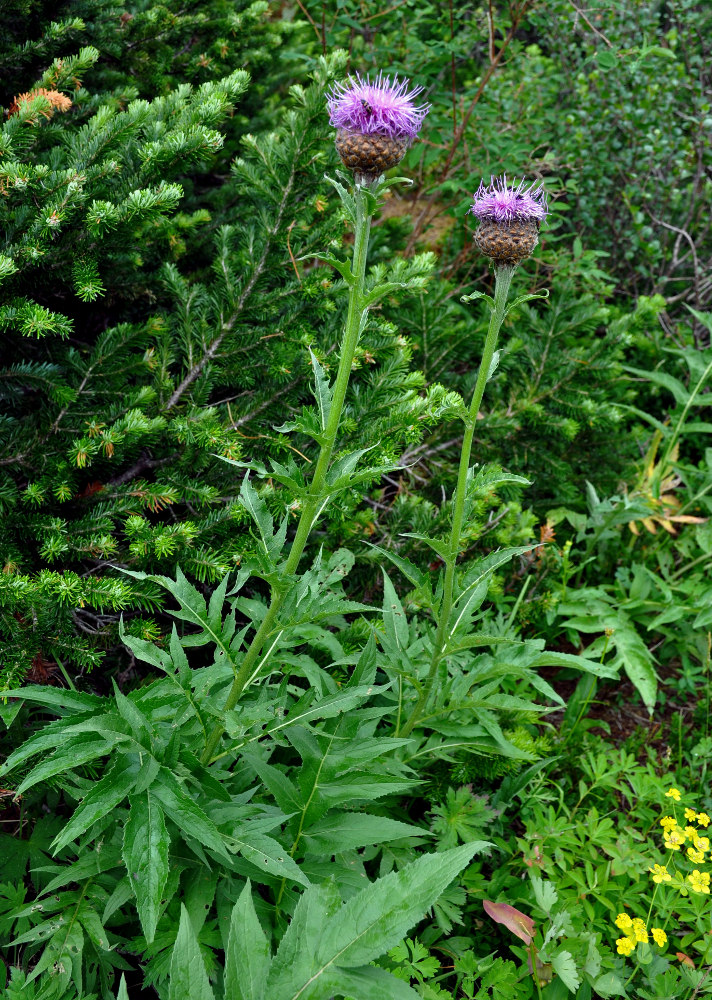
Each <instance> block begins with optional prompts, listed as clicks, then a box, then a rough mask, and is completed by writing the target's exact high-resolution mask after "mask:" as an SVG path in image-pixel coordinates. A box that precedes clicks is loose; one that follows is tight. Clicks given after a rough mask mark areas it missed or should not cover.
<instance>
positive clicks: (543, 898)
mask: <svg viewBox="0 0 712 1000" xmlns="http://www.w3.org/2000/svg"><path fill="white" fill-rule="evenodd" d="M531 882H532V889H533V890H534V896H535V897H536V901H537V904H538V905H539V907H540V908H541V909H542V910H543V911H544V913H551V910H552V909H553V907H554V905H555V904H556V902H557V901H558V899H559V894H558V893H557V891H556V887H555V886H554V884H553V882H545V881H544V880H543V879H541V878H538V877H537V876H536V875H532V879H531Z"/></svg>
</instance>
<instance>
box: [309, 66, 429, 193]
mask: <svg viewBox="0 0 712 1000" xmlns="http://www.w3.org/2000/svg"><path fill="white" fill-rule="evenodd" d="M422 91H423V88H422V87H411V85H410V81H408V80H399V79H398V77H397V76H396V77H394V78H393V79H392V80H391V78H390V77H388V76H385V77H384V76H383V74H382V73H379V74H378V76H377V77H376V79H375V80H373V81H372V80H371V79H370V78H369V77H368V76H367V77H365V78H364V77H361V76H359V74H358V73H357V74H356V76H355V77H349V79H348V80H347V81H346V83H337V84H334V86H333V87H332V89H331V92H330V93H329V95H328V105H329V121H330V122H331V124H332V125H333V126H334V127H335V128H336V151H337V152H338V154H339V156H340V157H341V161H342V163H343V164H344V166H346V167H348V168H349V170H353V172H354V174H355V175H356V181H357V182H358V183H361V184H373V183H374V182H375V181H376V180H378V178H379V177H380V176H381V174H383V173H384V172H385V171H386V170H389V169H390V168H391V167H395V166H396V165H397V164H398V163H400V161H401V160H402V159H403V157H404V156H405V154H406V152H407V151H408V149H409V147H410V146H411V145H412V144H413V142H414V141H415V140H416V139H417V137H418V133H419V132H420V129H421V126H422V124H423V120H424V118H425V116H426V115H427V113H428V111H429V110H430V105H429V104H420V105H418V104H416V102H415V99H416V98H417V97H418V95H419V94H421V93H422Z"/></svg>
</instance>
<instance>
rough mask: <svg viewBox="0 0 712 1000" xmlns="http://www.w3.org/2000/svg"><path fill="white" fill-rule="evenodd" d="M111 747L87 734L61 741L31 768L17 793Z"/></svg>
mask: <svg viewBox="0 0 712 1000" xmlns="http://www.w3.org/2000/svg"><path fill="white" fill-rule="evenodd" d="M110 749H111V747H110V744H109V743H107V742H106V740H103V739H97V738H96V737H93V736H91V735H90V734H87V735H86V737H84V738H82V737H81V736H80V737H76V738H75V739H70V740H67V741H65V742H64V743H62V745H61V746H60V748H59V749H58V750H57V751H56V752H55V753H53V754H50V755H49V757H47V758H45V759H44V760H42V761H40V763H39V764H36V765H35V767H33V768H32V770H31V771H30V773H29V774H28V775H27V777H26V778H25V779H24V780H23V781H22V782H21V784H20V785H19V786H18V789H17V793H18V794H21V793H22V792H25V791H27V789H28V788H32V786H33V785H36V784H37V783H38V782H39V781H46V780H47V779H48V778H51V777H53V775H55V774H62V773H64V772H65V771H71V770H73V768H75V767H79V766H81V765H82V764H88V763H89V761H91V760H96V758H97V757H103V756H104V755H105V754H107V753H108V752H109V750H110Z"/></svg>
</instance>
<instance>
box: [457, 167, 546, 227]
mask: <svg viewBox="0 0 712 1000" xmlns="http://www.w3.org/2000/svg"><path fill="white" fill-rule="evenodd" d="M470 211H471V212H472V214H473V215H474V216H475V217H476V218H478V219H491V220H493V221H494V222H514V221H515V219H519V220H527V219H536V221H537V222H541V221H542V219H545V218H546V216H547V212H548V207H547V203H546V192H545V191H544V188H543V187H542V185H541V184H539V185H536V184H530V185H529V187H526V188H525V187H524V181H520V182H519V183H518V184H516V186H515V184H514V183H512V184H508V183H507V178H506V176H503V177H497V178H494V179H493V180H491V181H490V183H489V185H488V186H485V184H484V182H483V183H482V184H480V186H479V188H478V190H477V192H476V194H475V199H474V201H473V203H472V208H471V209H470Z"/></svg>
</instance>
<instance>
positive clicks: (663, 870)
mask: <svg viewBox="0 0 712 1000" xmlns="http://www.w3.org/2000/svg"><path fill="white" fill-rule="evenodd" d="M648 871H649V872H651V873H652V876H653V882H657V883H658V885H659V884H660V883H661V882H670V881H671V880H672V875H670V874H669V872H668V870H667V867H666V866H665V865H653V867H652V868H648ZM618 926H619V927H621V930H625V928H624V927H622V926H621V924H618Z"/></svg>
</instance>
